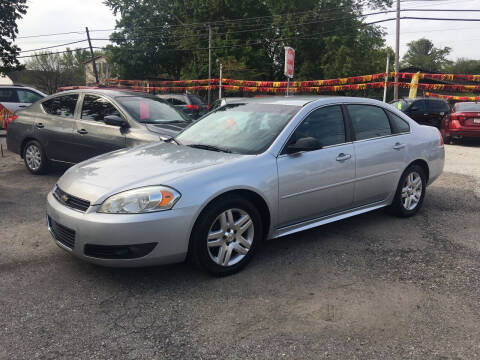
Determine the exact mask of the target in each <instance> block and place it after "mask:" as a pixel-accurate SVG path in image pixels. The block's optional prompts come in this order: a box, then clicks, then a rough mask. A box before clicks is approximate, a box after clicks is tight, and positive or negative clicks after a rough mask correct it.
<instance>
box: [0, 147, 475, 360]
mask: <svg viewBox="0 0 480 360" xmlns="http://www.w3.org/2000/svg"><path fill="white" fill-rule="evenodd" d="M63 171H64V169H62V168H57V169H56V170H55V172H54V173H53V174H50V175H46V176H32V175H30V174H29V173H28V172H27V170H26V169H25V166H24V164H23V162H22V161H21V159H20V158H19V157H18V156H16V155H14V154H11V153H7V154H6V157H4V158H0V255H1V256H0V359H2V360H3V359H36V358H38V359H58V358H68V359H94V358H95V359H100V358H101V359H165V358H168V359H211V358H218V359H255V358H258V359H372V358H376V359H400V358H405V359H475V358H480V306H479V305H480V300H479V299H480V203H479V199H480V144H478V143H477V144H475V143H468V144H463V145H455V146H446V167H445V172H444V174H443V175H442V176H441V177H440V178H439V179H438V180H437V181H436V182H435V183H434V184H433V185H432V186H430V187H429V188H428V190H427V196H426V198H425V202H424V207H423V209H422V210H421V211H420V213H419V214H418V215H417V216H415V217H413V218H409V219H399V218H395V217H392V216H390V215H388V214H386V213H385V212H384V211H382V210H380V211H376V212H373V213H369V214H364V215H361V216H357V217H354V218H350V219H346V220H343V221H341V222H338V223H333V224H330V225H327V226H323V227H320V228H317V229H313V230H310V231H306V232H302V233H299V234H295V235H292V236H288V237H285V238H281V239H279V240H277V241H271V242H268V243H266V244H265V245H264V246H263V248H262V249H261V250H260V251H259V253H258V254H257V256H256V257H255V258H254V259H253V261H252V262H251V263H250V265H249V266H248V267H247V268H246V269H245V270H244V271H242V272H240V273H238V274H236V275H234V276H230V277H226V278H212V277H209V276H208V275H206V274H204V273H202V272H199V271H197V270H195V269H193V268H191V267H189V266H187V265H185V264H178V265H173V266H167V267H151V268H143V269H109V268H103V267H98V266H94V265H91V264H88V263H85V262H82V261H79V260H76V259H74V258H72V257H71V256H69V255H68V254H66V253H65V252H64V251H62V250H61V249H59V248H58V247H57V246H56V245H55V243H54V242H53V240H52V239H51V237H50V235H49V233H48V231H47V229H46V225H45V197H46V194H47V193H48V191H50V190H51V188H52V187H53V185H54V184H55V182H56V180H57V179H58V177H59V176H61V174H62V172H63Z"/></svg>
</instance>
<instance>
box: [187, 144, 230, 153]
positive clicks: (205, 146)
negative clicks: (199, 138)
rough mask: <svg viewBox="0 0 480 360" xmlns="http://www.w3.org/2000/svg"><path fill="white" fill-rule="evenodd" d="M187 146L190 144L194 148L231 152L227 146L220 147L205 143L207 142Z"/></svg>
mask: <svg viewBox="0 0 480 360" xmlns="http://www.w3.org/2000/svg"><path fill="white" fill-rule="evenodd" d="M187 146H190V147H192V148H196V149H203V150H211V151H218V152H224V153H231V152H232V150H230V149H227V148H222V147H218V146H214V145H207V144H189V145H187Z"/></svg>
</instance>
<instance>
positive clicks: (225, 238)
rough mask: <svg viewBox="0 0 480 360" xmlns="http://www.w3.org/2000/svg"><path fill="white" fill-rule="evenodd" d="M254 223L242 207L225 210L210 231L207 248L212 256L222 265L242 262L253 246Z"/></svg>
mask: <svg viewBox="0 0 480 360" xmlns="http://www.w3.org/2000/svg"><path fill="white" fill-rule="evenodd" d="M253 239H254V224H253V221H252V219H251V217H250V215H249V214H248V213H247V212H246V211H244V210H241V209H228V210H225V211H223V212H222V213H221V214H220V215H218V216H217V218H216V219H215V220H214V221H213V223H212V225H211V226H210V230H209V231H208V236H207V248H208V254H209V256H210V258H211V259H212V260H213V261H214V262H215V263H216V264H217V265H220V266H225V267H227V266H232V265H235V264H237V263H238V262H240V261H241V260H242V259H243V258H245V256H246V255H247V253H248V252H249V250H250V248H251V247H252V244H253Z"/></svg>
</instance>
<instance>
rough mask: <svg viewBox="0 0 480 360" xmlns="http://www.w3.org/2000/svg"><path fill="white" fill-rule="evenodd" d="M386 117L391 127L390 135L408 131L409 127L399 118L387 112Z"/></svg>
mask: <svg viewBox="0 0 480 360" xmlns="http://www.w3.org/2000/svg"><path fill="white" fill-rule="evenodd" d="M388 117H389V118H390V125H391V126H392V133H394V134H401V133H405V132H409V131H410V125H408V123H407V122H406V121H405V120H403V119H402V118H401V117H400V116H397V115H395V114H394V113H392V112H390V111H388Z"/></svg>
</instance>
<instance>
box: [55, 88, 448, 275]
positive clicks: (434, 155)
mask: <svg viewBox="0 0 480 360" xmlns="http://www.w3.org/2000/svg"><path fill="white" fill-rule="evenodd" d="M443 165H444V147H443V142H442V138H441V136H440V133H439V131H438V130H437V129H436V128H434V127H430V126H422V125H418V124H417V123H416V122H414V121H412V120H411V119H410V118H409V117H407V116H406V115H404V114H403V113H401V112H400V111H398V110H396V109H394V108H393V107H391V106H390V105H388V104H384V103H381V102H379V101H375V100H371V99H363V98H346V97H324V98H322V97H287V98H283V97H271V98H257V99H246V100H245V101H243V102H239V103H235V104H228V105H226V106H223V107H220V108H219V109H217V110H215V111H213V112H212V113H210V114H208V115H207V116H205V117H204V118H202V119H201V120H199V121H198V122H196V123H193V124H192V125H191V126H189V127H188V128H186V129H185V130H184V131H182V132H181V133H180V134H179V135H177V136H175V137H173V138H171V139H170V140H168V141H166V142H163V143H157V144H151V145H145V146H141V147H137V148H134V149H130V150H126V149H124V150H119V151H116V152H112V153H109V154H105V155H101V156H98V157H96V158H93V159H91V160H88V161H85V162H83V163H80V164H78V165H76V166H74V167H72V168H70V169H69V170H68V171H67V172H66V173H65V174H64V175H63V176H62V177H61V178H60V179H59V181H58V183H57V185H56V186H55V187H54V189H53V190H52V192H50V193H49V195H48V203H47V220H48V228H49V230H50V232H51V234H52V236H53V237H54V239H55V241H56V243H57V244H58V245H59V246H60V247H61V248H63V249H64V250H66V251H68V252H70V253H71V254H72V255H75V256H77V257H79V258H82V259H85V260H87V261H90V262H93V263H96V264H101V265H107V266H146V265H157V264H166V263H173V262H180V261H183V260H185V259H186V258H188V259H190V260H191V261H192V262H193V263H195V264H197V265H199V266H200V267H201V268H203V269H205V270H207V271H208V272H210V273H212V274H215V275H227V274H231V273H234V272H236V271H238V270H239V269H241V268H242V267H243V266H245V265H246V264H247V263H248V261H249V260H250V259H251V258H252V256H253V255H254V254H255V251H256V250H257V248H258V246H259V244H260V243H261V242H262V240H264V239H274V238H278V237H280V236H283V235H287V234H292V233H295V232H297V231H301V230H305V229H309V228H312V227H315V226H318V225H322V224H326V223H329V222H332V221H336V220H340V219H344V218H346V217H349V216H353V215H357V214H361V213H364V212H367V211H370V210H374V209H378V208H381V207H389V209H390V210H391V211H392V212H394V213H396V214H398V215H400V216H404V217H406V216H411V215H414V214H415V213H416V212H417V211H418V210H419V209H420V207H421V205H422V202H423V199H424V196H425V191H426V187H427V185H429V184H431V183H432V182H433V181H434V180H435V179H436V178H437V177H438V176H439V175H440V174H441V172H442V170H443Z"/></svg>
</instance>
